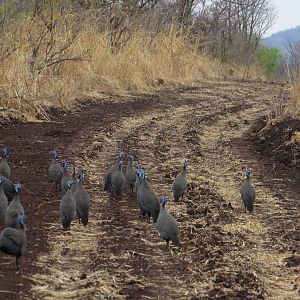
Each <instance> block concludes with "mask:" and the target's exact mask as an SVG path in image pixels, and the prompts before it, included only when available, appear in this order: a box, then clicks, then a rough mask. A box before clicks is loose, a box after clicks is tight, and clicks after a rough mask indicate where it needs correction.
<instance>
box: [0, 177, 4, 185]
mask: <svg viewBox="0 0 300 300" xmlns="http://www.w3.org/2000/svg"><path fill="white" fill-rule="evenodd" d="M3 181H4V177H3V176H0V185H1V184H2V183H3Z"/></svg>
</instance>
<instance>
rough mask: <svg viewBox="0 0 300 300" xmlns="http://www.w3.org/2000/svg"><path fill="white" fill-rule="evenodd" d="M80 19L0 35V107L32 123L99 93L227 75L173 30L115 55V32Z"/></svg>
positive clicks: (138, 34) (133, 39) (58, 19)
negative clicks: (56, 108)
mask: <svg viewBox="0 0 300 300" xmlns="http://www.w3.org/2000/svg"><path fill="white" fill-rule="evenodd" d="M47 17H48V19H47V20H46V21H45V18H47ZM54 18H55V20H53V19H54ZM83 19H84V18H82V19H80V22H78V18H76V17H74V15H72V14H71V13H70V15H66V14H65V13H63V14H61V15H59V14H58V15H57V16H53V15H50V17H49V16H44V17H42V18H39V19H36V18H32V17H29V18H27V19H24V20H22V21H21V22H18V23H17V24H16V23H13V24H12V25H11V27H9V28H7V29H6V30H5V31H4V32H1V33H0V63H1V65H0V107H2V108H4V109H6V110H14V111H17V112H21V113H22V114H23V115H24V116H25V117H26V118H27V119H28V118H34V117H36V116H37V115H42V114H43V112H44V109H45V108H46V107H49V106H59V107H62V108H68V107H70V105H71V104H72V103H73V102H74V101H75V100H76V99H78V98H84V97H87V96H91V95H93V96H95V95H97V94H98V93H99V92H106V91H109V92H113V93H116V94H124V93H126V92H132V91H147V90H148V91H149V90H155V89H158V88H161V86H162V85H163V86H164V87H166V86H170V85H173V84H190V83H192V82H194V81H196V80H199V79H203V78H206V79H209V78H218V77H220V76H224V72H225V74H226V72H227V71H226V70H225V71H224V70H223V69H221V68H220V64H219V62H218V61H216V60H215V59H213V58H212V57H210V56H209V54H207V53H205V52H203V51H202V52H199V50H198V49H199V45H198V44H197V42H193V43H191V42H190V40H189V39H188V37H187V36H184V35H178V32H177V30H176V27H175V26H172V24H169V25H166V27H165V28H164V30H162V31H161V32H160V33H155V34H153V32H151V31H146V30H144V29H143V28H141V27H140V28H138V29H137V30H136V31H131V32H130V35H128V36H126V40H124V41H121V45H122V46H121V47H119V48H118V49H117V51H112V48H111V34H112V32H111V31H110V30H109V29H107V30H101V31H100V30H99V27H97V26H96V25H94V24H93V23H92V22H90V21H86V20H83ZM53 24H54V25H55V26H54V25H53ZM236 74H238V71H236V72H235V73H234V74H233V73H232V74H231V75H230V76H231V77H232V76H235V75H236ZM158 83H160V84H158ZM162 83H163V84H162Z"/></svg>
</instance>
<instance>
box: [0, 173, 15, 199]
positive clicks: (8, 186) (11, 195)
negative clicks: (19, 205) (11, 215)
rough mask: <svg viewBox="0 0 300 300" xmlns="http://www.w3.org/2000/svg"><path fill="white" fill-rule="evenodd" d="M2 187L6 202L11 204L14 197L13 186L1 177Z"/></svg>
mask: <svg viewBox="0 0 300 300" xmlns="http://www.w3.org/2000/svg"><path fill="white" fill-rule="evenodd" d="M2 187H3V190H4V193H5V195H6V197H7V200H8V202H11V201H12V200H13V199H14V196H15V185H14V184H13V183H12V182H11V181H10V180H9V179H7V178H5V177H2Z"/></svg>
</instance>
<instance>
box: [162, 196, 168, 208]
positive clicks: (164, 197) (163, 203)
mask: <svg viewBox="0 0 300 300" xmlns="http://www.w3.org/2000/svg"><path fill="white" fill-rule="evenodd" d="M161 200H162V202H161V206H162V207H165V205H166V203H167V197H166V196H162V198H161Z"/></svg>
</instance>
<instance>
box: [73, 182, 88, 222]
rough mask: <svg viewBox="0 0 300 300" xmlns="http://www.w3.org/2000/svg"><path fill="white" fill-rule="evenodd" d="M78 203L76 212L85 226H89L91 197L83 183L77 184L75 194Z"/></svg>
mask: <svg viewBox="0 0 300 300" xmlns="http://www.w3.org/2000/svg"><path fill="white" fill-rule="evenodd" d="M73 196H74V199H75V202H76V211H77V215H78V217H79V219H80V220H81V222H82V224H83V225H87V223H88V220H89V210H90V196H89V194H88V193H87V191H86V190H85V188H84V187H83V186H82V183H81V182H78V183H77V189H76V191H75V193H74V194H73Z"/></svg>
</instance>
